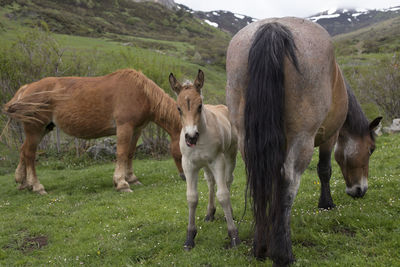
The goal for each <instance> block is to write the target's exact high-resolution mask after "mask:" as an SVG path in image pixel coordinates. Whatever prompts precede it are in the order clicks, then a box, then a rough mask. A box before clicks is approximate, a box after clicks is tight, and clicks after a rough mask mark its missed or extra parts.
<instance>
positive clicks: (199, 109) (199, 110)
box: [197, 104, 203, 113]
mask: <svg viewBox="0 0 400 267" xmlns="http://www.w3.org/2000/svg"><path fill="white" fill-rule="evenodd" d="M202 107H203V105H202V104H200V106H199V108H198V109H197V111H198V112H199V113H200V112H201V108H202Z"/></svg>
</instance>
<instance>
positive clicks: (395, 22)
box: [333, 16, 400, 56]
mask: <svg viewBox="0 0 400 267" xmlns="http://www.w3.org/2000/svg"><path fill="white" fill-rule="evenodd" d="M333 39H334V42H335V45H336V48H337V53H338V54H339V55H341V56H346V55H352V54H353V55H357V54H368V53H394V52H400V16H397V17H395V18H392V19H388V20H384V21H381V22H378V23H374V24H372V25H370V26H368V27H364V28H361V29H359V30H356V31H353V32H349V33H345V34H340V35H336V36H334V38H333Z"/></svg>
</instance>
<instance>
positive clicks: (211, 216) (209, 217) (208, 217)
mask: <svg viewBox="0 0 400 267" xmlns="http://www.w3.org/2000/svg"><path fill="white" fill-rule="evenodd" d="M215 211H216V208H213V209H212V210H211V211H210V212H208V211H207V215H206V217H205V218H204V221H205V222H212V221H214V215H215Z"/></svg>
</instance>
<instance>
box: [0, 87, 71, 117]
mask: <svg viewBox="0 0 400 267" xmlns="http://www.w3.org/2000/svg"><path fill="white" fill-rule="evenodd" d="M28 90H29V85H24V86H22V87H21V88H20V89H19V90H18V91H17V92H16V93H15V95H14V97H13V98H12V99H11V100H10V101H9V102H8V103H6V104H5V105H4V107H3V109H2V112H3V113H4V114H6V115H7V116H8V117H10V118H11V119H15V120H18V121H20V122H27V123H44V121H43V119H44V117H43V114H45V113H47V112H51V104H52V103H54V101H55V100H63V99H64V100H65V97H64V96H63V94H61V91H60V90H51V91H37V92H29V91H28Z"/></svg>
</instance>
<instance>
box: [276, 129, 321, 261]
mask: <svg viewBox="0 0 400 267" xmlns="http://www.w3.org/2000/svg"><path fill="white" fill-rule="evenodd" d="M313 150H314V139H313V138H312V137H305V136H299V137H298V138H296V139H294V140H293V142H292V143H291V145H290V146H289V151H288V154H287V156H286V159H285V163H284V173H285V175H284V179H282V180H279V181H278V188H279V189H278V191H277V192H276V195H275V200H273V202H272V204H271V205H272V214H269V216H271V217H272V227H271V228H270V231H269V244H268V254H269V256H270V257H271V259H272V260H273V262H274V265H276V266H287V265H288V264H290V263H291V262H293V261H294V256H293V252H292V241H291V237H290V214H291V210H292V205H293V201H294V198H295V197H296V194H297V190H298V188H299V184H300V178H301V174H302V173H303V172H304V171H305V169H306V168H307V166H308V164H309V163H310V161H311V157H312V153H313Z"/></svg>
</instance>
